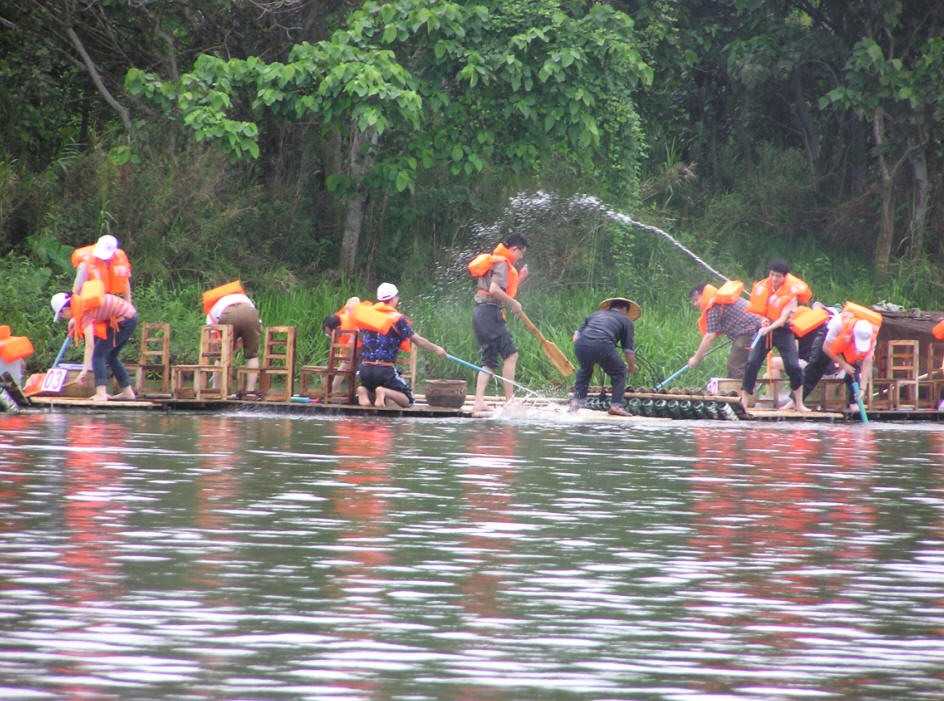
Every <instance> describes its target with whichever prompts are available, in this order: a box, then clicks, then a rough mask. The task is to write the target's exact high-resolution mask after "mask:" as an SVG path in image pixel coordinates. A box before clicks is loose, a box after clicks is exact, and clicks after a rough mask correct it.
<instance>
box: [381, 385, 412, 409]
mask: <svg viewBox="0 0 944 701" xmlns="http://www.w3.org/2000/svg"><path fill="white" fill-rule="evenodd" d="M388 402H393V403H394V404H395V405H398V406H402V407H408V406H410V400H409V399H408V398H407V396H406V395H405V394H403V392H400V391H398V390H395V389H390V388H389V387H378V388H377V399H376V401H375V402H374V406H377V407H385V406H387V405H388Z"/></svg>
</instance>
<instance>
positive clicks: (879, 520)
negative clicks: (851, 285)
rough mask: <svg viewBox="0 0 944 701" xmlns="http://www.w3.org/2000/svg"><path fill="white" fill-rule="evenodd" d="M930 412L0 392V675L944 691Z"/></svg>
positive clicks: (492, 694)
mask: <svg viewBox="0 0 944 701" xmlns="http://www.w3.org/2000/svg"><path fill="white" fill-rule="evenodd" d="M942 489H944V432H942V431H941V429H940V428H939V427H938V426H933V425H929V426H924V425H891V424H885V425H882V424H874V423H873V424H870V425H869V426H862V425H850V426H844V425H838V426H833V425H812V424H770V425H767V424H758V423H750V424H749V423H744V422H741V423H722V422H698V421H693V422H682V421H679V422H664V421H654V422H637V423H633V424H602V425H594V424H589V423H575V422H573V421H568V420H566V419H564V418H560V417H558V416H551V415H541V414H533V415H530V414H527V413H525V414H524V415H520V414H519V415H518V416H516V417H514V418H506V419H501V418H499V419H496V420H474V421H473V420H461V419H448V420H433V419H429V420H426V419H408V418H401V419H380V418H374V417H370V418H329V419H305V418H289V417H284V416H264V415H262V416H260V415H253V414H245V415H225V416H223V415H206V414H201V415H197V414H193V415H188V414H140V415H139V414H126V415H117V414H113V413H105V412H102V413H95V414H21V415H16V416H11V415H0V492H2V494H0V529H2V534H0V698H10V699H47V698H48V699H132V698H134V699H225V700H229V699H233V700H236V699H277V700H282V699H285V700H288V699H394V698H395V699H496V700H497V699H508V700H517V699H640V700H646V701H648V700H656V699H659V700H662V699H665V700H679V701H718V700H723V699H731V700H738V701H747V700H755V699H756V700H760V699H764V700H769V699H856V700H859V699H863V700H872V699H874V700H875V701H878V700H880V699H881V700H883V701H884V700H887V699H896V700H903V699H940V698H944V679H942V677H944V642H942V630H944V491H942Z"/></svg>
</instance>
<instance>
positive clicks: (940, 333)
mask: <svg viewBox="0 0 944 701" xmlns="http://www.w3.org/2000/svg"><path fill="white" fill-rule="evenodd" d="M931 333H932V334H933V335H934V338H936V339H937V340H939V341H942V340H944V319H941V320H940V321H939V322H937V323H936V324H935V325H934V328H933V329H931Z"/></svg>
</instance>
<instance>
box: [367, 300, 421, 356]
mask: <svg viewBox="0 0 944 701" xmlns="http://www.w3.org/2000/svg"><path fill="white" fill-rule="evenodd" d="M403 316H404V315H403V314H401V313H400V312H398V311H397V308H396V307H393V306H391V305H389V304H387V303H386V302H377V303H376V304H371V303H370V302H361V303H360V304H358V305H357V306H355V307H354V324H355V326H356V327H357V328H359V329H363V330H365V331H375V332H376V333H379V334H381V335H384V336H386V335H387V333H388V332H389V331H390V329H391V328H393V325H394V324H396V323H397V322H398V321H399V320H400V319H401V318H402V317H403ZM407 321H409V318H407ZM409 349H410V339H408V338H405V339H403V341H401V342H400V350H404V351H405V350H409Z"/></svg>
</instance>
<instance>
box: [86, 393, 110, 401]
mask: <svg viewBox="0 0 944 701" xmlns="http://www.w3.org/2000/svg"><path fill="white" fill-rule="evenodd" d="M89 399H91V400H92V401H93V402H107V401H108V395H107V394H100V393H98V392H96V393H95V394H93V395H92V396H91V397H89Z"/></svg>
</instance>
